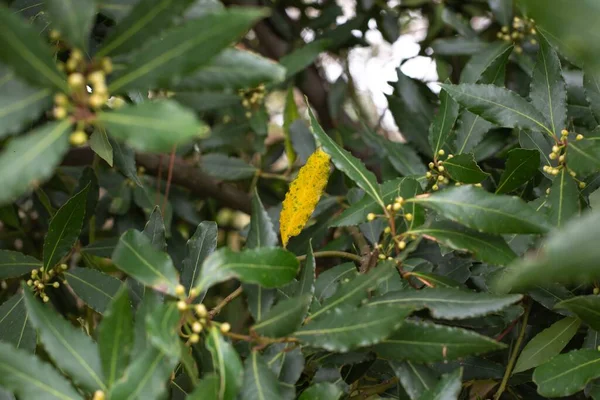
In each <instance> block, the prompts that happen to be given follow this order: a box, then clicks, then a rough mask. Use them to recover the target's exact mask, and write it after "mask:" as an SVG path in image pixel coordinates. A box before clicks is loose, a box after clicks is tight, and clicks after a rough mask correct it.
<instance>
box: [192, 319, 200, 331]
mask: <svg viewBox="0 0 600 400" xmlns="http://www.w3.org/2000/svg"><path fill="white" fill-rule="evenodd" d="M192 331H194V332H196V333H200V332H202V324H201V323H200V322H198V321H196V322H194V323H193V324H192Z"/></svg>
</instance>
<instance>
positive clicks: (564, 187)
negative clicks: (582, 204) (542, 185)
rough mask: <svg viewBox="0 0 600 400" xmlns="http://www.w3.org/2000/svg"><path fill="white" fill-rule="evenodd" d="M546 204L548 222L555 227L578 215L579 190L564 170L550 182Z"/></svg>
mask: <svg viewBox="0 0 600 400" xmlns="http://www.w3.org/2000/svg"><path fill="white" fill-rule="evenodd" d="M546 204H547V205H548V206H549V207H550V222H552V223H553V224H554V225H556V226H557V227H560V226H562V225H564V224H565V222H566V221H568V220H569V219H571V218H573V217H574V216H575V215H577V214H579V188H578V187H577V183H576V182H575V180H574V179H573V178H572V177H571V175H570V174H569V172H568V171H567V169H566V168H563V169H561V170H560V173H559V174H558V175H557V176H556V178H554V180H553V181H552V188H551V189H550V195H548V201H547V202H546Z"/></svg>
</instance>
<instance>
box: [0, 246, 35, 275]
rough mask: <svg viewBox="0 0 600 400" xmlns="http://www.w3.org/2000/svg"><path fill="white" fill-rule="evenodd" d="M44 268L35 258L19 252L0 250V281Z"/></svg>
mask: <svg viewBox="0 0 600 400" xmlns="http://www.w3.org/2000/svg"><path fill="white" fill-rule="evenodd" d="M41 266H42V262H41V261H40V260H38V259H36V258H34V257H31V256H27V255H25V254H23V253H19V252H18V251H11V250H0V279H7V278H16V277H18V276H22V275H25V274H27V273H29V272H31V271H32V270H34V269H36V268H39V267H41Z"/></svg>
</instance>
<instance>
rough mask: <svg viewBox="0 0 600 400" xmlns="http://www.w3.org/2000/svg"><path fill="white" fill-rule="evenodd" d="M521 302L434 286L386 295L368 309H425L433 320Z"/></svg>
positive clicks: (471, 315) (515, 298)
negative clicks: (389, 306)
mask: <svg viewBox="0 0 600 400" xmlns="http://www.w3.org/2000/svg"><path fill="white" fill-rule="evenodd" d="M521 299H522V296H521V295H495V294H489V293H477V292H469V291H466V290H459V289H454V288H444V287H435V288H425V289H422V290H403V291H398V292H389V293H386V294H385V295H383V296H381V297H377V298H374V299H373V300H371V301H370V302H369V304H368V305H367V307H374V306H378V305H380V304H393V305H397V306H403V307H412V308H415V309H417V308H423V307H426V308H428V309H429V311H430V312H431V316H432V317H434V318H438V319H466V318H476V317H481V316H484V315H487V314H491V313H494V312H498V311H500V310H502V309H504V308H506V307H508V306H510V305H511V304H514V303H516V302H518V301H520V300H521Z"/></svg>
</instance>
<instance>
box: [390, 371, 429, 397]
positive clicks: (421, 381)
mask: <svg viewBox="0 0 600 400" xmlns="http://www.w3.org/2000/svg"><path fill="white" fill-rule="evenodd" d="M390 367H392V369H393V370H394V373H395V374H396V377H397V378H398V379H399V380H400V383H401V384H402V387H403V388H404V390H405V391H406V393H407V394H408V396H409V397H410V398H411V399H412V400H417V399H419V398H420V396H421V395H422V394H423V393H425V392H428V391H429V390H431V389H433V388H434V387H435V385H436V383H437V376H436V373H435V372H434V371H433V370H432V369H431V367H428V366H427V365H422V364H415V363H412V362H410V361H390Z"/></svg>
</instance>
